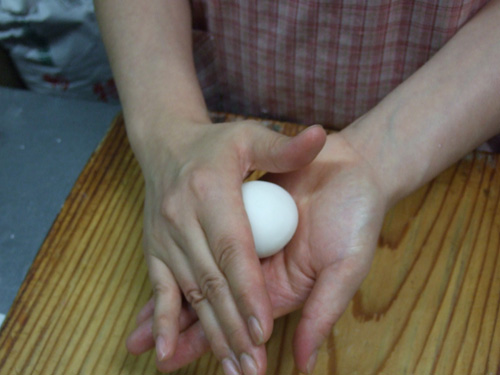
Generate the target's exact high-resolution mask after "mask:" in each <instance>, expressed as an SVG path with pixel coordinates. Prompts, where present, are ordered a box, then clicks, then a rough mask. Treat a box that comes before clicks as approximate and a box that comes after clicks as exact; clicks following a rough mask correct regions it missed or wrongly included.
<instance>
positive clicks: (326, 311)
mask: <svg viewBox="0 0 500 375" xmlns="http://www.w3.org/2000/svg"><path fill="white" fill-rule="evenodd" d="M350 261H351V259H346V260H344V261H342V262H340V263H335V264H332V265H330V266H328V267H326V268H325V269H323V270H322V271H321V273H320V275H319V277H318V279H317V280H316V283H315V285H314V288H313V289H312V291H311V294H310V295H309V297H308V299H307V301H306V303H305V305H304V307H303V310H302V316H301V318H300V321H299V324H298V326H297V329H296V331H295V334H294V338H293V351H294V358H295V362H296V365H297V367H298V369H299V371H302V372H304V373H306V374H311V373H312V371H313V369H314V366H315V364H316V357H317V354H318V350H319V348H320V346H321V344H322V343H323V341H324V340H325V339H326V338H328V336H329V335H330V333H331V331H332V327H333V325H334V324H335V323H336V322H337V320H338V319H339V318H340V316H341V315H342V313H343V312H344V311H345V309H346V308H347V306H348V304H349V302H350V300H351V299H352V297H353V296H354V294H355V293H356V291H357V289H358V287H359V285H360V284H361V282H362V280H363V278H364V275H366V271H365V270H358V269H357V268H359V267H360V265H359V263H358V262H353V264H352V265H347V264H345V263H346V262H347V263H349V262H350ZM357 271H359V272H357Z"/></svg>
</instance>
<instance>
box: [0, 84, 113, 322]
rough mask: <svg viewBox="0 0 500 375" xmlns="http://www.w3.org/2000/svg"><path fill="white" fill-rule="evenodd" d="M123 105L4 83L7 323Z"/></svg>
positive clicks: (0, 247)
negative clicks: (28, 276)
mask: <svg viewBox="0 0 500 375" xmlns="http://www.w3.org/2000/svg"><path fill="white" fill-rule="evenodd" d="M118 112H119V107H118V106H116V105H107V104H104V103H93V102H88V101H78V100H69V99H62V98H55V97H48V96H42V95H38V94H34V93H30V92H27V91H22V90H13V89H6V88H0V324H1V320H2V315H5V314H6V313H7V311H8V309H9V308H10V306H11V304H12V302H13V300H14V297H15V296H16V293H17V291H18V289H19V287H20V285H21V283H22V281H23V279H24V277H25V276H26V273H27V271H28V269H29V267H30V265H31V263H32V262H33V259H34V257H35V255H36V254H37V251H38V249H39V248H40V245H41V244H42V242H43V240H44V238H45V236H46V235H47V232H48V230H49V229H50V227H51V225H52V223H53V221H54V219H55V218H56V216H57V214H58V213H59V211H60V209H61V206H62V204H63V203H64V201H65V198H66V197H67V195H68V193H69V192H70V190H71V188H72V186H73V184H74V182H75V181H76V179H77V177H78V175H79V174H80V172H81V171H82V169H83V167H84V166H85V164H86V162H87V161H88V159H89V157H90V155H91V154H92V152H93V151H94V150H95V148H96V146H97V145H98V144H99V141H100V140H101V139H102V138H103V137H104V135H105V133H106V131H107V129H108V128H109V125H110V123H111V121H112V119H113V118H114V117H115V116H116V114H117V113H118Z"/></svg>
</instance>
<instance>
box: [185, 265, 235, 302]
mask: <svg viewBox="0 0 500 375" xmlns="http://www.w3.org/2000/svg"><path fill="white" fill-rule="evenodd" d="M184 294H185V296H186V300H187V302H188V303H189V304H190V305H191V306H192V307H193V308H194V309H195V310H198V308H199V305H200V304H201V303H202V302H203V301H205V300H208V301H220V300H221V298H224V297H225V296H228V295H229V286H228V285H227V282H226V280H225V279H224V278H223V277H222V276H219V275H215V274H210V273H207V274H205V275H203V276H201V279H200V286H199V287H198V286H191V287H189V288H187V289H186V291H185V293H184Z"/></svg>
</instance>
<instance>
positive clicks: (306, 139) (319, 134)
mask: <svg viewBox="0 0 500 375" xmlns="http://www.w3.org/2000/svg"><path fill="white" fill-rule="evenodd" d="M253 136H254V139H253V143H252V145H253V146H252V150H251V155H250V158H251V163H252V165H251V168H250V169H252V170H254V169H257V170H264V171H268V172H275V173H278V172H281V173H282V172H291V171H293V170H296V169H299V168H301V167H304V166H306V165H307V164H309V163H311V162H312V161H313V160H314V158H315V157H316V156H317V155H318V154H319V152H320V151H321V149H322V148H323V146H324V145H325V142H326V133H325V130H324V129H323V127H321V126H320V125H313V126H310V127H308V128H307V129H306V130H304V131H302V132H301V133H299V134H298V135H296V136H294V137H288V136H285V135H282V134H279V133H277V132H273V131H271V130H269V129H266V128H262V130H261V131H257V132H254V133H253Z"/></svg>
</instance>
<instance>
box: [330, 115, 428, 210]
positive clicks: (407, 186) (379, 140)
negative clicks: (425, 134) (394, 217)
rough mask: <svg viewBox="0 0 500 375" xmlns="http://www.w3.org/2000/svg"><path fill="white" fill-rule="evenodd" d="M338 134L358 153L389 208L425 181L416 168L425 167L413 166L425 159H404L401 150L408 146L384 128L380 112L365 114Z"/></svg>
mask: <svg viewBox="0 0 500 375" xmlns="http://www.w3.org/2000/svg"><path fill="white" fill-rule="evenodd" d="M339 135H341V136H342V138H343V139H344V140H345V142H347V143H348V144H349V145H350V147H351V148H352V150H353V152H354V153H355V154H356V155H357V157H358V160H359V161H358V163H360V164H363V165H364V169H365V170H367V171H368V172H367V173H370V174H371V175H372V178H373V181H374V183H375V184H376V185H377V187H378V188H379V189H380V191H381V194H382V195H383V196H384V197H385V198H386V200H387V202H388V206H389V207H390V206H392V205H394V204H395V203H396V202H397V201H399V200H400V199H402V198H404V197H405V196H407V195H408V194H410V193H411V192H412V191H414V190H416V189H417V188H418V187H419V186H420V185H421V184H422V183H423V182H424V176H420V175H419V174H418V171H419V170H424V169H425V167H422V168H421V166H417V165H414V164H415V163H417V162H418V161H420V162H423V161H424V158H418V157H415V158H406V157H405V155H407V153H406V152H403V151H402V150H400V149H401V148H408V147H409V145H407V144H406V142H405V141H403V140H396V139H394V134H392V133H390V132H389V131H388V130H387V123H386V122H385V120H384V116H380V114H379V113H373V111H372V112H369V113H367V114H366V115H365V116H363V117H361V118H359V119H358V120H356V121H355V122H354V123H352V124H351V125H349V126H348V127H347V128H345V129H343V130H342V131H341V132H339Z"/></svg>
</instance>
